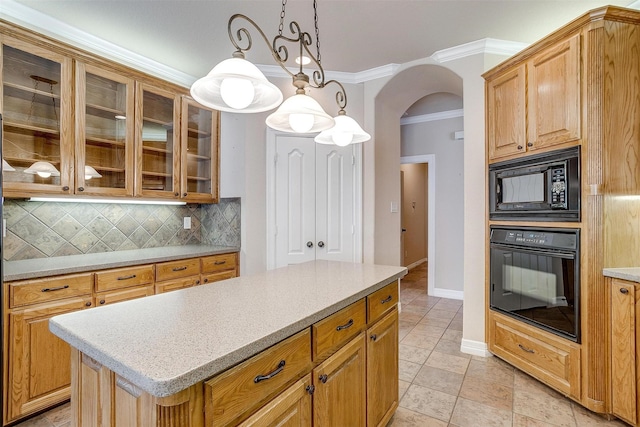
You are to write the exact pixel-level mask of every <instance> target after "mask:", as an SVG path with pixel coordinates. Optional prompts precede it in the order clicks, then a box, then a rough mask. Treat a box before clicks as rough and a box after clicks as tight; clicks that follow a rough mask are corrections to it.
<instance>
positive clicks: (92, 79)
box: [76, 62, 135, 196]
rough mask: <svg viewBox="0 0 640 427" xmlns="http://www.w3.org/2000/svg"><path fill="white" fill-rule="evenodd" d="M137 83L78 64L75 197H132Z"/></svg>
mask: <svg viewBox="0 0 640 427" xmlns="http://www.w3.org/2000/svg"><path fill="white" fill-rule="evenodd" d="M134 90H135V86H134V80H133V79H130V78H128V77H125V76H122V75H119V74H116V73H113V72H110V71H107V70H104V69H100V68H97V67H93V66H91V65H88V64H83V63H80V62H78V63H77V64H76V115H77V121H76V126H77V127H76V138H77V140H76V141H77V143H76V183H77V185H76V193H77V194H91V195H101V196H133V181H134V174H133V167H134V162H133V154H134V152H133V148H134V129H135V126H134V125H135V122H134V110H135V108H134V105H135V104H134V94H135V92H134Z"/></svg>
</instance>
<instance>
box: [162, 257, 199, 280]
mask: <svg viewBox="0 0 640 427" xmlns="http://www.w3.org/2000/svg"><path fill="white" fill-rule="evenodd" d="M196 274H200V258H190V259H182V260H180V261H169V262H163V263H160V264H156V281H157V282H161V281H163V280H171V279H178V278H180V277H188V276H194V275H196Z"/></svg>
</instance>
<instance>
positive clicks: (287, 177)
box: [274, 136, 355, 267]
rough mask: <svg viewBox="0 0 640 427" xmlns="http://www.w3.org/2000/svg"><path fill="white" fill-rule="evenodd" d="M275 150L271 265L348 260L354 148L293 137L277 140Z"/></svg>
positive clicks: (351, 257) (351, 244) (351, 255)
mask: <svg viewBox="0 0 640 427" xmlns="http://www.w3.org/2000/svg"><path fill="white" fill-rule="evenodd" d="M275 148H276V167H275V183H274V184H275V224H276V236H275V251H276V254H275V259H276V265H275V266H276V267H281V266H285V265H288V264H297V263H301V262H305V261H311V260H314V259H316V258H317V259H331V260H335V261H353V260H354V241H355V236H354V234H353V230H354V203H355V197H354V173H355V172H354V170H355V166H354V164H353V163H354V162H353V148H352V147H344V148H343V147H338V146H330V145H322V144H316V143H315V142H314V141H313V138H312V137H294V136H277V137H276V147H275Z"/></svg>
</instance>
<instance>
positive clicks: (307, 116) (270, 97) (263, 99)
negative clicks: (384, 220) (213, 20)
mask: <svg viewBox="0 0 640 427" xmlns="http://www.w3.org/2000/svg"><path fill="white" fill-rule="evenodd" d="M286 3H287V0H283V1H282V12H281V13H280V26H279V28H278V35H276V36H275V37H274V38H273V41H272V42H271V43H270V42H269V39H268V38H267V36H266V35H265V34H264V32H263V31H262V29H260V27H259V26H258V24H256V23H255V22H254V21H253V20H251V19H250V18H248V17H247V16H245V15H242V14H235V15H233V16H231V18H229V23H228V26H227V31H228V33H229V39H230V40H231V43H232V44H233V46H234V47H235V48H236V51H235V52H234V53H233V55H232V56H233V57H232V58H230V59H226V60H224V61H222V62H221V63H220V64H218V65H216V66H215V67H214V68H213V69H212V70H211V71H210V72H209V74H207V75H206V76H205V77H202V78H200V79H198V80H197V81H196V82H195V83H194V84H193V85H192V86H191V96H193V98H194V99H195V100H196V101H197V102H199V103H200V104H202V105H205V106H208V107H210V108H215V109H218V110H221V111H227V112H235V113H257V112H262V111H268V110H270V109H272V108H275V107H276V106H278V105H280V103H281V102H282V99H283V96H282V92H280V90H279V89H278V88H277V87H276V86H275V85H273V84H272V83H270V82H269V81H268V80H267V78H266V77H265V76H264V74H262V72H260V70H259V69H258V67H256V66H255V65H253V64H252V63H250V62H249V61H247V60H246V59H245V52H246V51H248V50H249V49H251V46H252V44H253V42H252V39H251V35H250V33H249V31H248V30H247V29H246V28H244V27H241V28H239V29H238V30H237V31H236V32H235V34H234V32H233V31H232V24H233V22H234V21H236V20H244V21H246V22H248V23H249V24H250V25H251V26H253V27H254V28H255V30H256V31H257V32H258V33H259V34H260V36H261V37H262V39H263V40H264V41H265V43H267V45H271V48H270V51H271V55H272V56H273V59H274V60H275V62H276V63H277V64H278V65H279V66H280V67H281V68H282V69H283V70H284V71H285V72H286V73H287V74H289V75H290V76H291V77H292V79H293V86H295V87H296V94H295V95H293V96H292V97H290V98H288V99H286V100H285V101H284V102H282V104H281V105H280V107H279V108H278V109H277V110H276V111H275V112H274V113H272V114H271V115H269V117H267V120H266V123H267V125H268V126H269V127H271V128H273V129H276V130H280V131H283V132H295V133H315V132H321V131H325V132H326V133H325V132H323V133H321V134H319V135H318V136H317V137H316V138H315V141H316V142H319V143H324V144H331V143H335V144H338V145H348V144H349V143H357V142H363V141H367V140H369V139H370V138H371V137H370V136H369V134H367V133H366V132H365V131H364V130H362V128H361V127H360V125H358V123H357V122H356V121H355V120H353V119H352V118H350V117H349V116H347V115H346V113H345V110H344V109H345V107H346V105H347V94H346V92H345V89H344V86H342V84H341V83H340V82H338V81H337V80H325V72H324V69H323V68H322V64H321V58H320V39H319V35H320V33H319V30H318V10H317V1H316V0H314V1H313V12H314V23H315V32H316V49H317V53H316V55H313V53H311V51H310V50H309V46H310V45H311V44H312V38H311V35H310V34H309V33H307V32H303V31H302V30H301V29H300V26H299V24H298V23H297V22H295V21H291V23H290V24H289V29H290V30H291V33H292V35H293V36H292V37H286V36H284V35H282V29H283V27H284V17H285V8H286ZM245 40H246V41H245ZM241 43H242V45H241ZM287 43H292V44H297V45H298V46H297V47H298V53H299V55H298V58H303V57H307V58H310V60H311V62H312V63H313V64H315V65H314V67H315V68H317V70H314V71H313V73H312V79H310V78H309V75H307V74H305V73H304V71H303V66H304V65H305V63H304V62H303V61H296V63H298V72H297V73H293V72H291V71H290V70H289V69H288V68H287V67H286V63H287V61H288V60H289V50H288V49H287V46H286V44H287ZM330 83H335V84H336V85H337V86H338V91H337V93H336V102H337V104H338V108H339V113H338V116H337V117H335V118H332V117H331V116H329V115H328V114H327V113H326V112H325V111H324V110H323V109H322V107H321V106H320V104H319V103H318V102H317V101H316V100H314V99H313V98H311V96H309V95H307V94H306V91H305V88H307V87H312V88H316V89H322V88H324V87H325V86H327V85H329V84H330Z"/></svg>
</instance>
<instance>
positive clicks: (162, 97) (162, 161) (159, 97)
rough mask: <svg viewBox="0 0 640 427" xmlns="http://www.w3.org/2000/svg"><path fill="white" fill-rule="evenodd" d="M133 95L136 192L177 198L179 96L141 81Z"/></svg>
mask: <svg viewBox="0 0 640 427" xmlns="http://www.w3.org/2000/svg"><path fill="white" fill-rule="evenodd" d="M136 96H137V99H138V101H137V106H138V108H139V109H140V110H138V111H139V112H138V113H137V114H136V138H137V145H136V147H137V152H136V170H137V173H136V195H139V196H151V197H153V196H157V197H165V198H166V197H176V198H177V197H180V187H179V181H180V175H179V172H180V165H179V164H177V163H176V162H177V161H178V159H179V147H180V143H179V142H180V139H179V138H180V135H179V133H178V128H179V126H177V125H178V123H179V122H180V115H179V114H180V97H179V96H176V95H175V94H172V93H170V92H167V91H164V90H161V89H158V88H153V87H150V86H148V85H145V84H143V83H140V84H139V85H138V88H137V93H136ZM140 100H142V102H140Z"/></svg>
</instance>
